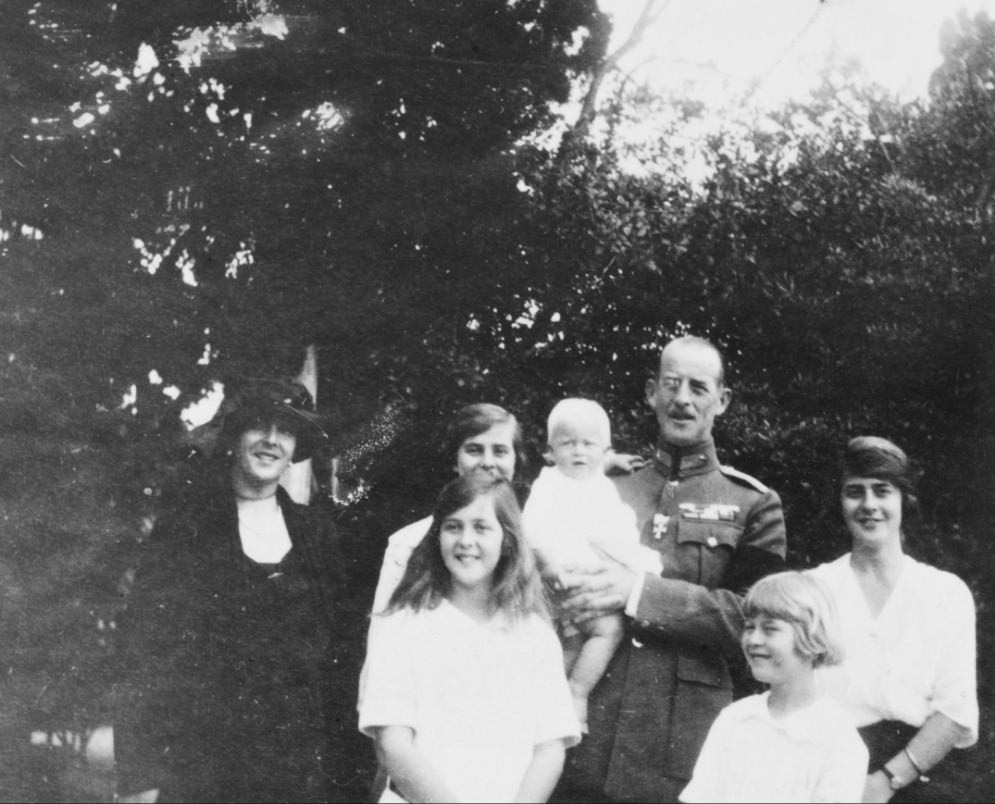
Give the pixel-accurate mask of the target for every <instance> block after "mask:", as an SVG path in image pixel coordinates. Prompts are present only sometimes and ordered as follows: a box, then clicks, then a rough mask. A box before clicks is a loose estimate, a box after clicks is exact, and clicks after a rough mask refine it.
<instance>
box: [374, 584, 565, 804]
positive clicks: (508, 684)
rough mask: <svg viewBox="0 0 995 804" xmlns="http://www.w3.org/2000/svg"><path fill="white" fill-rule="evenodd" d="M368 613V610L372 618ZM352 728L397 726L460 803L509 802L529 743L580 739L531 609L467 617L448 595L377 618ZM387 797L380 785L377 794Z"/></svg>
mask: <svg viewBox="0 0 995 804" xmlns="http://www.w3.org/2000/svg"><path fill="white" fill-rule="evenodd" d="M374 617H377V615H374ZM378 619H379V623H378V624H377V628H376V632H377V638H376V639H375V640H374V641H372V642H371V643H370V646H369V649H368V651H367V656H366V666H365V667H364V674H365V677H366V690H365V694H364V696H363V699H362V701H361V702H360V705H359V728H360V730H361V731H362V732H363V733H364V734H367V735H369V736H373V735H374V733H375V731H376V727H377V726H391V725H394V726H407V727H409V728H411V729H412V730H413V731H414V732H415V744H416V746H417V747H418V749H419V751H421V752H422V754H423V756H424V757H425V759H426V760H427V761H429V762H430V763H431V765H432V767H434V768H435V769H436V770H437V771H438V772H439V773H440V774H441V775H442V776H443V777H444V778H445V780H446V782H447V783H448V784H449V786H450V787H451V789H452V790H453V791H454V793H455V794H456V795H457V796H458V797H459V799H460V800H461V801H481V802H488V801H492V802H496V801H511V800H512V799H513V798H514V796H515V794H516V793H517V792H518V788H519V786H520V785H521V783H522V780H523V779H524V776H525V772H526V770H527V769H528V767H529V765H530V764H531V762H532V756H533V751H534V749H535V746H536V745H538V744H539V743H543V742H547V741H550V740H556V739H562V740H563V741H564V743H565V744H566V745H567V746H571V745H574V744H576V743H577V742H578V741H579V739H580V726H579V724H578V723H577V718H576V716H575V715H574V711H573V703H572V700H571V697H570V691H569V688H568V687H567V680H566V675H565V674H564V671H563V655H562V652H561V650H560V643H559V641H558V640H557V638H556V634H555V633H554V632H553V629H552V627H551V626H550V625H549V624H548V623H546V622H544V621H542V620H541V619H539V618H538V617H536V616H534V615H532V616H529V617H528V618H526V619H525V620H523V621H521V622H514V623H512V622H509V621H508V619H507V618H505V617H502V616H500V615H496V616H495V617H494V618H492V620H491V621H490V622H488V623H479V622H476V621H475V620H473V619H471V618H470V617H468V616H467V615H465V614H464V613H463V612H461V611H460V610H459V609H457V608H456V607H455V606H453V605H452V604H450V603H449V602H448V601H444V602H443V603H441V604H440V605H439V607H438V608H436V609H432V610H422V611H420V612H418V613H415V612H413V611H411V610H410V609H403V610H401V611H398V612H396V613H394V614H390V615H387V616H385V617H383V616H381V617H379V618H378ZM390 800H393V801H396V800H397V797H396V796H394V795H393V794H392V792H391V791H390V790H388V791H387V792H386V793H385V795H384V797H383V798H382V799H381V801H390Z"/></svg>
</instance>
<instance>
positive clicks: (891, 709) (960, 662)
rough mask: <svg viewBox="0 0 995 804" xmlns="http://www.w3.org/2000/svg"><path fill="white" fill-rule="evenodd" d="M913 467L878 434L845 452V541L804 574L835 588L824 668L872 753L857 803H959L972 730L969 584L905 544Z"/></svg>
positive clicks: (913, 497) (914, 503)
mask: <svg viewBox="0 0 995 804" xmlns="http://www.w3.org/2000/svg"><path fill="white" fill-rule="evenodd" d="M918 478H919V472H918V470H917V468H916V466H915V465H914V463H913V462H912V461H911V460H910V459H909V457H908V456H907V455H906V454H905V452H904V451H903V450H902V449H901V448H899V447H898V446H897V445H895V444H894V443H892V442H891V441H889V440H887V439H885V438H881V437H878V436H860V437H857V438H854V439H852V440H851V441H850V442H849V443H848V444H847V446H846V450H845V451H844V454H843V459H842V467H841V472H840V507H841V510H842V515H843V521H844V523H845V525H846V527H847V530H848V531H849V533H850V537H851V544H852V549H851V551H850V552H849V553H847V554H845V555H843V556H841V557H840V558H838V559H836V560H835V561H832V562H829V563H826V564H823V565H821V566H819V567H816V568H815V569H814V570H813V573H814V574H816V575H817V576H818V577H819V578H821V579H823V580H824V581H825V582H826V583H827V584H828V585H829V588H830V589H831V590H832V592H833V595H834V597H835V599H836V604H837V606H838V608H839V612H840V623H841V627H842V630H843V640H844V649H845V653H846V657H845V659H844V661H843V663H842V664H841V665H840V666H839V667H838V668H830V669H827V670H826V671H825V681H826V683H827V687H828V689H829V690H830V692H831V693H832V694H833V695H834V696H835V697H836V698H837V699H838V700H839V701H840V702H841V703H843V704H844V705H845V706H846V707H847V708H848V709H849V710H850V711H851V713H852V714H853V715H854V717H855V718H856V720H857V724H858V726H860V727H861V729H860V731H861V736H862V737H863V738H864V741H865V742H866V743H867V746H868V749H869V750H870V764H869V767H868V775H867V780H866V784H865V788H864V798H863V800H864V801H889V800H894V801H959V800H962V795H961V794H960V793H959V791H958V788H957V778H958V776H959V774H958V773H957V772H956V765H957V764H958V762H959V757H958V756H957V755H958V754H959V753H960V752H959V751H954V750H953V749H960V748H967V747H969V746H971V745H973V744H974V743H975V742H977V739H978V698H977V681H976V670H975V661H976V659H975V656H976V646H975V607H974V600H973V598H972V596H971V592H970V590H969V589H968V588H967V585H966V584H965V583H964V582H963V581H962V580H961V579H960V578H958V577H957V576H955V575H953V574H952V573H950V572H945V571H943V570H939V569H937V568H935V567H931V566H929V565H927V564H923V563H922V562H919V561H916V560H915V559H913V558H912V557H911V556H909V555H908V554H906V552H905V549H904V542H905V539H904V534H905V529H906V528H907V527H908V525H909V524H910V522H912V521H914V519H915V518H916V517H917V515H918V511H919V499H918V495H917V490H916V486H917V481H918Z"/></svg>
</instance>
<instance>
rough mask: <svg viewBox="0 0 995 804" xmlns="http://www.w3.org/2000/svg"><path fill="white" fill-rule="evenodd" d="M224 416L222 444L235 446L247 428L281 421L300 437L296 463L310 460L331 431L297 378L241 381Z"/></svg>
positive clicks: (228, 397)
mask: <svg viewBox="0 0 995 804" xmlns="http://www.w3.org/2000/svg"><path fill="white" fill-rule="evenodd" d="M218 417H220V418H221V434H220V435H219V437H218V439H219V446H220V447H221V449H222V450H226V449H230V448H231V447H232V446H234V444H235V441H236V440H237V439H238V437H239V436H240V435H241V434H242V433H244V432H245V431H246V430H249V429H251V428H252V427H257V426H268V425H270V424H274V423H276V424H279V425H281V426H283V427H286V428H287V429H289V430H290V431H291V432H293V433H294V435H295V436H296V438H297V444H296V446H295V448H294V463H297V462H298V461H303V460H307V459H308V458H310V457H312V456H313V455H314V454H315V452H317V451H318V450H319V449H321V448H322V447H324V446H325V445H326V444H327V443H328V434H327V433H326V432H325V429H324V428H323V427H322V426H321V420H320V418H319V416H318V414H317V412H316V411H315V404H314V399H313V398H312V397H311V394H310V393H309V392H308V390H307V388H305V387H304V386H303V385H301V384H300V383H299V382H297V381H296V380H286V379H249V380H245V381H244V382H242V383H239V384H238V385H237V386H236V387H235V388H234V390H233V392H232V393H231V394H230V395H229V394H226V395H225V401H224V402H223V403H222V405H221V408H220V410H219V411H218Z"/></svg>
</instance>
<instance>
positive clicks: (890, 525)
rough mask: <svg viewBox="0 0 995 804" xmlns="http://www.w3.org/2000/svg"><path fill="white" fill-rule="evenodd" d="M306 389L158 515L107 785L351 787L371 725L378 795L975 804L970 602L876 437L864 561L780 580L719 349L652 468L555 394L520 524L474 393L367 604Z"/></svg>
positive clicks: (853, 506)
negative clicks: (720, 448) (444, 469)
mask: <svg viewBox="0 0 995 804" xmlns="http://www.w3.org/2000/svg"><path fill="white" fill-rule="evenodd" d="M302 390H303V389H299V388H298V387H295V386H293V385H287V384H279V383H274V384H271V385H269V386H266V385H265V384H263V385H262V386H257V387H255V388H253V389H252V390H251V392H250V393H248V395H247V396H246V397H245V398H243V399H241V400H238V399H236V400H234V403H233V406H232V409H231V411H230V412H229V413H228V415H227V416H226V417H225V421H224V427H223V430H222V436H221V449H220V450H219V452H220V456H221V457H220V458H219V460H220V462H221V465H220V467H219V468H220V471H218V472H215V475H216V477H217V478H219V479H220V482H219V483H217V484H215V486H213V487H209V486H207V485H200V484H197V485H196V486H195V487H191V489H190V493H189V494H187V495H183V496H182V502H181V503H179V504H176V505H174V506H173V511H172V513H171V514H170V515H168V516H163V517H161V518H160V520H159V523H158V524H157V526H156V529H155V532H154V533H153V536H152V538H151V545H150V548H151V550H152V551H153V552H154V555H150V557H149V560H148V561H147V562H146V569H144V570H143V571H141V572H140V573H139V575H138V576H137V578H136V582H135V591H134V593H133V596H134V599H133V601H132V602H131V603H130V605H129V608H128V617H127V619H126V620H124V621H123V622H122V625H121V629H122V637H123V643H124V645H125V646H127V650H126V651H125V656H126V657H131V658H132V660H133V661H132V666H131V668H130V673H129V676H128V678H127V682H126V685H125V686H126V689H127V690H128V693H129V694H127V695H123V696H122V700H123V701H125V702H126V704H127V705H126V706H125V707H123V710H122V716H121V718H120V719H119V722H118V723H116V724H115V739H116V743H117V746H116V748H117V761H118V766H119V780H120V781H119V792H120V793H121V794H122V797H121V800H156V798H158V800H170V801H186V800H198V801H209V800H217V801H225V800H239V801H288V800H289V801H312V800H314V801H317V800H335V798H336V795H337V793H339V792H341V791H342V790H345V789H347V785H346V784H345V777H346V776H347V775H349V774H350V773H351V772H352V770H353V769H352V768H351V767H349V765H348V763H347V761H346V757H347V755H348V754H349V749H350V746H349V739H350V736H351V734H352V733H355V729H356V727H357V725H358V728H359V730H360V732H361V733H362V734H364V735H366V736H368V737H370V738H372V741H373V745H374V747H375V756H376V759H377V763H378V766H379V773H378V774H377V781H376V783H375V784H374V790H373V791H372V792H371V798H373V799H375V800H379V801H509V802H510V801H547V800H551V801H559V802H593V801H606V800H608V801H678V800H682V801H688V802H691V801H730V802H731V801H861V800H863V801H889V800H892V799H893V800H895V801H926V800H929V801H938V800H951V801H954V800H957V798H958V788H957V781H958V779H957V772H956V766H957V763H958V759H957V754H958V753H959V752H952V749H955V748H965V747H968V746H970V745H972V744H973V743H974V742H975V741H976V740H977V733H978V705H977V694H976V681H975V672H976V671H975V626H974V617H975V612H974V603H973V600H972V598H971V595H970V592H969V590H968V589H967V587H966V585H965V584H964V583H963V582H962V581H961V580H959V579H958V578H957V577H956V576H954V575H952V574H950V573H947V572H943V571H941V570H938V569H935V568H933V567H930V566H928V565H925V564H922V563H920V562H917V561H915V560H914V559H912V558H911V557H910V556H908V555H907V554H906V553H905V551H904V535H903V534H904V528H905V527H906V526H907V525H908V523H909V522H910V521H911V520H912V519H913V517H914V516H915V514H916V510H917V507H918V500H917V496H916V487H915V482H916V479H917V478H916V472H915V470H914V467H913V464H912V462H911V461H910V460H909V459H908V457H907V456H906V455H905V453H904V452H903V451H902V450H901V449H900V448H898V447H897V446H896V445H894V444H893V443H891V442H890V441H887V440H885V439H882V438H877V437H858V438H854V439H852V440H851V441H850V442H849V443H848V444H847V445H846V448H845V450H844V456H843V460H842V464H841V472H840V486H839V488H840V508H841V515H842V519H843V521H844V523H845V525H846V527H847V529H848V531H849V533H850V536H851V539H852V550H851V551H850V552H848V553H847V554H846V555H844V556H842V557H840V558H839V559H838V560H836V561H834V562H831V563H829V564H825V565H822V566H820V567H816V568H814V569H811V570H808V571H786V569H785V563H784V559H785V550H786V533H785V525H784V517H783V513H782V508H781V501H780V498H779V497H778V495H777V493H776V492H774V491H773V490H771V489H769V488H767V487H766V486H764V485H763V484H762V483H761V482H759V481H758V480H756V479H755V478H753V477H750V476H749V475H745V474H743V473H741V472H738V471H736V470H734V469H731V468H729V467H727V466H723V465H721V464H720V463H719V461H718V458H717V454H716V449H715V444H714V442H713V439H712V430H713V426H714V423H715V420H716V418H717V417H718V416H720V415H722V414H723V413H724V412H725V410H726V409H727V407H728V405H729V402H730V399H731V390H730V389H729V388H728V387H727V385H726V382H725V375H724V364H723V359H722V355H721V353H720V352H719V351H718V350H717V349H716V348H715V347H714V346H713V345H712V344H711V343H709V342H708V341H706V340H703V339H701V338H696V337H684V338H679V339H677V340H674V341H671V342H670V343H669V344H667V346H666V347H665V348H664V349H663V350H662V352H661V354H660V359H659V364H658V366H657V370H656V373H655V375H654V377H653V378H652V379H650V380H649V381H648V382H647V384H646V402H647V403H648V405H649V406H650V408H652V410H653V412H654V413H655V416H656V419H657V423H658V427H659V440H658V443H657V446H656V450H655V452H654V454H653V456H652V458H651V459H649V460H646V461H643V460H641V459H638V458H635V457H633V456H619V455H616V454H615V453H613V452H612V451H611V448H610V447H611V431H610V424H609V419H608V416H607V414H606V413H605V412H604V411H603V410H602V409H601V408H600V407H599V406H597V405H596V404H594V403H593V402H591V401H589V400H579V399H571V400H565V401H563V402H561V403H560V404H558V405H557V406H556V407H555V408H554V409H553V411H552V413H551V414H550V417H549V421H548V426H547V442H548V443H547V452H546V458H547V460H548V462H549V463H550V466H548V467H547V468H545V469H543V470H542V473H541V474H540V476H539V478H538V479H537V480H536V482H535V483H534V484H533V487H532V490H531V494H530V495H529V497H528V499H527V500H525V501H524V511H523V509H522V508H521V507H520V502H521V500H520V499H519V495H517V494H516V491H515V486H514V485H513V483H514V482H515V481H518V480H522V479H523V478H522V474H523V470H524V466H525V461H524V449H523V440H522V433H521V429H520V427H519V424H518V422H517V420H516V419H515V418H514V416H513V415H512V414H510V413H509V412H508V411H506V410H504V409H503V408H500V407H498V406H495V405H488V404H476V405H471V406H468V407H467V408H464V409H463V410H461V411H459V412H458V413H457V414H456V416H455V418H454V420H453V421H452V423H451V426H450V428H449V441H448V445H447V455H452V456H453V457H454V469H455V474H456V477H455V479H454V480H452V481H450V482H449V483H448V484H446V485H445V487H444V488H443V489H442V491H441V494H440V496H439V498H438V500H437V502H436V505H435V509H434V512H433V514H432V515H431V516H429V517H426V518H424V519H422V520H419V521H417V522H415V523H413V524H411V525H409V526H407V527H405V528H403V529H401V530H400V531H398V532H397V533H395V534H394V535H393V536H391V537H390V539H389V540H388V544H387V548H386V551H385V554H384V559H383V566H382V568H381V572H380V576H379V580H378V584H377V588H376V591H375V594H374V595H373V600H372V604H368V603H367V604H365V605H363V603H364V602H365V600H364V598H363V597H362V595H361V594H359V595H357V593H356V591H355V590H350V589H349V587H348V578H346V577H344V576H343V565H342V559H341V556H340V555H337V554H336V549H337V543H336V538H335V535H334V533H333V532H332V531H331V530H330V529H329V527H328V523H327V522H322V521H320V517H316V516H314V512H312V511H310V510H309V509H307V508H304V507H302V506H297V505H294V504H293V503H291V502H290V500H289V499H288V498H287V497H286V495H285V494H284V493H283V492H282V490H281V489H280V488H279V478H280V476H281V474H282V472H283V471H284V469H286V467H287V465H289V463H290V462H292V461H295V460H299V459H301V458H303V457H307V455H309V454H311V452H312V451H313V449H314V447H315V445H316V444H317V443H320V440H321V439H322V438H323V436H324V434H323V433H322V431H321V428H320V426H319V425H318V422H317V418H316V417H315V415H314V411H313V404H311V402H310V399H309V398H307V397H306V393H305V394H301V393H300V391H302ZM609 469H613V470H614V472H613V477H612V478H611V479H609V477H607V475H606V471H607V470H609ZM366 613H369V618H368V620H366V619H363V618H362V616H361V615H364V614H366ZM367 623H368V625H367ZM360 624H362V625H360ZM358 627H363V628H368V631H367V633H366V640H365V642H366V652H365V661H364V662H363V665H362V670H361V672H360V671H359V666H358V661H357V657H356V656H355V655H354V654H353V655H346V653H347V652H348V651H345V649H344V648H343V646H347V645H355V644H358V642H361V641H362V640H358V641H357V640H356V638H355V637H356V629H357V628H358ZM746 667H748V673H749V674H750V675H751V676H752V679H753V680H754V682H755V684H757V685H763V686H764V687H765V688H766V689H765V691H764V692H756V693H754V694H752V695H745V696H744V695H743V694H742V693H743V691H744V690H743V688H744V686H745V685H744V681H745V679H746V673H745V672H744V671H745V668H746ZM356 677H358V697H359V701H358V724H357V722H356V719H355V715H354V714H353V715H352V716H351V717H350V716H347V715H346V709H345V708H344V707H343V701H342V699H341V691H342V690H349V689H352V687H351V686H350V685H351V684H352V681H353V679H354V678H356ZM757 689H759V686H758V687H757ZM734 698H738V700H736V701H735V702H734Z"/></svg>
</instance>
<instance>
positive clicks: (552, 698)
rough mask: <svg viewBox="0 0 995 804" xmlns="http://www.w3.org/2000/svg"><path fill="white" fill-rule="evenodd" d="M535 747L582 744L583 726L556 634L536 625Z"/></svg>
mask: <svg viewBox="0 0 995 804" xmlns="http://www.w3.org/2000/svg"><path fill="white" fill-rule="evenodd" d="M532 627H533V631H534V636H533V641H534V643H535V647H534V651H533V655H534V669H535V676H534V678H535V688H534V691H533V693H532V698H533V701H534V702H535V713H536V717H535V726H536V731H535V739H534V742H535V744H536V745H538V744H539V743H545V742H549V741H550V740H563V742H564V744H565V745H566V747H567V748H570V747H571V746H574V745H577V743H579V742H580V724H579V723H578V722H577V715H576V714H575V712H574V706H573V701H572V700H571V697H570V688H569V687H568V686H567V681H566V675H565V673H564V670H563V650H562V648H561V647H560V642H559V640H558V639H557V637H556V634H555V632H554V631H553V629H552V628H551V627H549V626H547V625H546V624H545V623H542V622H539V621H535V622H534V623H533V626H532Z"/></svg>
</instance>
